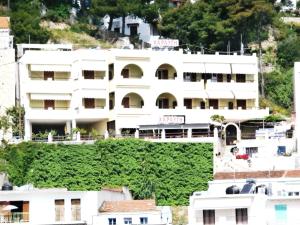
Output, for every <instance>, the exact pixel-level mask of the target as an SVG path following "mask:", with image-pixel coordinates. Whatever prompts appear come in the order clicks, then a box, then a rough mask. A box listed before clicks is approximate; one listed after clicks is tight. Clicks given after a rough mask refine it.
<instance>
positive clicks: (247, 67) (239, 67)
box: [231, 64, 258, 74]
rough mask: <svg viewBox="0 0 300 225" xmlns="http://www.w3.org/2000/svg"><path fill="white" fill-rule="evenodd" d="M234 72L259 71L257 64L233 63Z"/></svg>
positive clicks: (252, 72)
mask: <svg viewBox="0 0 300 225" xmlns="http://www.w3.org/2000/svg"><path fill="white" fill-rule="evenodd" d="M231 66H232V73H233V74H256V73H257V71H258V68H257V65H256V64H232V65H231Z"/></svg>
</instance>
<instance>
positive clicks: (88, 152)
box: [0, 139, 213, 205]
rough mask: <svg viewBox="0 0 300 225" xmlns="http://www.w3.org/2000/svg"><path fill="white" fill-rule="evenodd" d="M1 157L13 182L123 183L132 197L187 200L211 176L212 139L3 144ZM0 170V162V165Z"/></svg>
mask: <svg viewBox="0 0 300 225" xmlns="http://www.w3.org/2000/svg"><path fill="white" fill-rule="evenodd" d="M0 152H1V155H0V158H2V159H4V160H5V161H6V162H7V166H6V167H5V168H2V169H3V170H6V171H7V172H8V174H9V177H10V180H11V181H12V182H13V184H14V185H23V184H26V183H33V184H34V185H35V186H36V187H41V188H42V187H65V188H68V189H69V190H99V189H100V188H101V187H104V186H105V187H114V186H121V185H126V186H128V187H129V188H130V189H131V190H132V192H133V196H134V198H136V199H143V198H149V197H152V196H153V195H155V197H156V199H157V202H158V204H159V205H187V204H188V201H189V196H190V195H191V194H192V192H194V191H200V190H205V189H206V188H207V182H208V181H209V180H212V178H213V154H212V145H211V144H195V143H186V144H185V143H181V144H179V143H151V142H146V141H141V140H135V139H122V140H114V139H111V140H103V141H99V142H97V143H95V144H93V145H63V144H58V145H54V144H53V145H49V144H40V143H39V144H38V143H31V142H27V143H26V142H24V143H21V144H19V145H8V146H6V147H5V148H4V149H3V150H2V151H0ZM0 171H1V168H0Z"/></svg>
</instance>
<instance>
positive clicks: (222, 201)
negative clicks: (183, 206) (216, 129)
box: [189, 178, 300, 225]
mask: <svg viewBox="0 0 300 225" xmlns="http://www.w3.org/2000/svg"><path fill="white" fill-rule="evenodd" d="M246 183H248V184H246ZM232 185H235V186H234V187H232ZM232 191H234V193H236V194H229V193H232ZM299 191H300V180H299V178H260V179H257V180H256V183H254V184H253V181H252V180H248V181H247V180H245V179H240V180H215V181H211V182H209V189H208V191H206V192H194V194H193V195H192V196H191V197H190V204H189V225H198V224H199V225H200V224H201V225H202V224H203V225H204V224H209V225H214V224H216V225H218V224H220V225H221V224H222V225H232V224H249V225H252V224H253V225H256V224H260V225H264V224H266V225H267V224H268V225H279V224H282V225H283V224H284V225H295V224H300V220H299V213H298V212H299V204H300V197H299ZM226 193H227V194H226Z"/></svg>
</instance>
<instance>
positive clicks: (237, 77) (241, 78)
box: [236, 74, 246, 83]
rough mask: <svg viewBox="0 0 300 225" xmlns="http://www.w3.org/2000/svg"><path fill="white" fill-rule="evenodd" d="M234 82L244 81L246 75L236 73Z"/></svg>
mask: <svg viewBox="0 0 300 225" xmlns="http://www.w3.org/2000/svg"><path fill="white" fill-rule="evenodd" d="M236 82H237V83H246V75H245V74H237V75H236Z"/></svg>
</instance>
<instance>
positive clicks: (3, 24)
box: [0, 17, 9, 29]
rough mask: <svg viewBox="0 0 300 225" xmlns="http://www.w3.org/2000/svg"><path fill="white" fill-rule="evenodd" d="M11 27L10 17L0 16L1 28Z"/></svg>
mask: <svg viewBox="0 0 300 225" xmlns="http://www.w3.org/2000/svg"><path fill="white" fill-rule="evenodd" d="M8 28H9V17H0V29H8Z"/></svg>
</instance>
